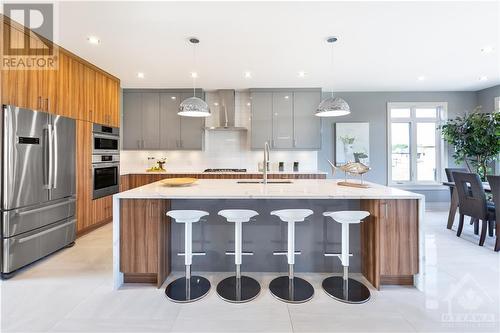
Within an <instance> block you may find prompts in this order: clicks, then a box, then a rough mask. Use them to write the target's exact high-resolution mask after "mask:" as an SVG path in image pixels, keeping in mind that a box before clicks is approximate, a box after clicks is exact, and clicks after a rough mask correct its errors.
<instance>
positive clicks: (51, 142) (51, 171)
mask: <svg viewBox="0 0 500 333" xmlns="http://www.w3.org/2000/svg"><path fill="white" fill-rule="evenodd" d="M47 129H48V133H49V140H48V141H49V144H48V146H49V147H48V148H49V168H48V169H49V170H48V171H49V177H48V178H49V179H48V182H47V183H48V184H47V186H48V188H49V189H51V188H52V185H53V179H52V178H53V175H54V164H53V163H54V137H53V130H52V125H51V124H49V125H47Z"/></svg>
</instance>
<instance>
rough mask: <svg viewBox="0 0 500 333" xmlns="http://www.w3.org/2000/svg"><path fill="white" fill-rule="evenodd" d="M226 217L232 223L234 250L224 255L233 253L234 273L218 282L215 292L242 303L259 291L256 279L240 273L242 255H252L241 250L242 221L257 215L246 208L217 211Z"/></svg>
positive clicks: (226, 298)
mask: <svg viewBox="0 0 500 333" xmlns="http://www.w3.org/2000/svg"><path fill="white" fill-rule="evenodd" d="M218 214H219V215H220V216H223V217H225V218H226V220H227V221H228V222H233V223H234V251H227V252H226V255H234V263H235V265H236V275H233V276H230V277H227V278H225V279H224V280H222V281H221V282H219V284H218V285H217V294H218V295H219V296H220V297H221V298H222V299H223V300H225V301H228V302H232V303H244V302H248V301H251V300H253V299H254V298H255V297H257V296H258V295H259V293H260V284H259V282H257V280H255V279H253V278H251V277H249V276H244V275H243V276H242V275H241V258H242V256H248V255H250V256H251V255H253V252H243V251H242V243H243V240H242V236H243V235H242V231H243V223H245V222H249V221H250V220H251V219H252V218H253V217H255V216H257V215H259V213H257V212H256V211H254V210H248V209H225V210H221V211H220V212H219V213H218Z"/></svg>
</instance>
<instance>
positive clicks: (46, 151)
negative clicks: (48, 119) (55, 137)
mask: <svg viewBox="0 0 500 333" xmlns="http://www.w3.org/2000/svg"><path fill="white" fill-rule="evenodd" d="M49 137H50V130H49V128H48V127H46V128H44V129H43V187H44V188H45V189H50V183H49V174H50V170H49V164H50V153H49V151H50V144H49V140H50V139H49Z"/></svg>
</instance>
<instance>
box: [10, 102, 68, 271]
mask: <svg viewBox="0 0 500 333" xmlns="http://www.w3.org/2000/svg"><path fill="white" fill-rule="evenodd" d="M0 121H1V123H0V125H1V130H2V133H1V149H2V152H1V155H2V166H1V168H2V172H1V173H2V174H1V190H2V193H1V218H2V229H1V240H2V246H1V260H2V261H1V273H2V277H3V278H8V277H10V276H11V275H12V274H13V272H14V271H16V270H17V269H19V268H21V267H23V266H25V265H28V264H30V263H32V262H34V261H36V260H38V259H40V258H42V257H45V256H46V255H48V254H50V253H52V252H54V251H57V250H59V249H61V248H63V247H65V246H68V245H72V244H74V240H75V236H76V217H75V207H76V194H75V193H76V185H75V178H76V177H75V176H76V175H75V136H76V129H75V126H76V125H75V120H73V119H69V118H65V117H61V116H57V115H51V114H48V113H45V112H38V111H33V110H27V109H22V108H19V107H16V106H11V105H3V106H2V115H1V120H0Z"/></svg>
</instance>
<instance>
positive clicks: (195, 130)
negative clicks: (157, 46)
mask: <svg viewBox="0 0 500 333" xmlns="http://www.w3.org/2000/svg"><path fill="white" fill-rule="evenodd" d="M192 95H193V93H192V91H188V90H184V91H182V90H179V89H173V90H171V91H169V90H165V89H162V90H161V91H160V90H152V89H146V90H144V91H141V90H139V89H133V90H128V91H127V90H124V92H123V149H125V150H137V149H150V150H158V149H161V150H180V149H184V150H202V149H203V137H204V124H205V119H204V118H190V117H181V116H179V115H178V114H177V112H178V111H179V104H180V103H181V102H182V101H183V100H184V99H186V98H188V97H191V96H192ZM197 97H200V98H203V92H197Z"/></svg>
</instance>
